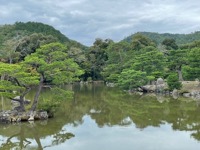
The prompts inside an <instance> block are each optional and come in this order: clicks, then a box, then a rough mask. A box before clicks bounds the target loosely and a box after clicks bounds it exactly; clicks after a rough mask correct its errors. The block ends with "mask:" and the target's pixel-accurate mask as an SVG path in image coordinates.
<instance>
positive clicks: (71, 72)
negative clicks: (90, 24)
mask: <svg viewBox="0 0 200 150" xmlns="http://www.w3.org/2000/svg"><path fill="white" fill-rule="evenodd" d="M24 64H25V65H27V67H30V68H31V69H33V70H36V72H37V73H38V74H39V76H40V81H39V85H38V90H37V92H36V94H35V97H34V101H33V105H32V107H31V111H35V109H36V107H37V104H38V100H39V95H40V92H41V89H42V87H43V84H44V83H45V82H51V83H52V84H55V85H60V84H64V83H71V82H74V81H77V80H79V78H78V77H79V76H80V75H82V74H83V71H82V70H81V69H80V68H79V66H78V64H76V63H75V62H74V61H73V59H70V58H69V57H68V55H67V53H66V47H65V46H64V45H62V44H60V43H50V44H46V45H43V46H41V48H39V49H37V50H36V52H35V53H32V54H31V55H29V56H27V57H26V58H25V61H24Z"/></svg>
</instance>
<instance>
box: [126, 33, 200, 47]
mask: <svg viewBox="0 0 200 150" xmlns="http://www.w3.org/2000/svg"><path fill="white" fill-rule="evenodd" d="M136 34H142V35H144V36H146V37H148V38H150V39H151V40H153V41H155V42H156V43H157V44H160V43H162V41H164V40H165V39H174V40H175V41H176V43H177V44H178V45H182V44H187V43H191V42H193V41H199V40H200V31H197V32H194V33H190V34H170V33H155V32H137V33H135V34H132V35H130V36H128V37H126V38H125V39H124V40H123V41H127V42H131V39H132V38H133V37H134V36H135V35H136Z"/></svg>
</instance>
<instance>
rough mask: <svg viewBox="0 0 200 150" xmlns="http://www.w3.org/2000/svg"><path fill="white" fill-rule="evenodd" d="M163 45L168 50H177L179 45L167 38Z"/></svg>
mask: <svg viewBox="0 0 200 150" xmlns="http://www.w3.org/2000/svg"><path fill="white" fill-rule="evenodd" d="M162 45H164V46H165V47H166V49H167V50H177V49H178V45H177V44H176V41H175V40H174V39H171V38H166V39H164V40H163V42H162Z"/></svg>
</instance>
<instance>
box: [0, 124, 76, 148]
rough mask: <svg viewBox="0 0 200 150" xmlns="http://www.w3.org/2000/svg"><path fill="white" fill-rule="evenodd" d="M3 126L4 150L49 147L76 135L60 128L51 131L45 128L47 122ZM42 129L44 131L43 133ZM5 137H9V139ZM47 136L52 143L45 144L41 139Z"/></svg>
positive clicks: (2, 146)
mask: <svg viewBox="0 0 200 150" xmlns="http://www.w3.org/2000/svg"><path fill="white" fill-rule="evenodd" d="M1 126H2V128H3V132H2V133H1V135H3V139H4V140H3V142H2V144H1V147H0V149H2V150H10V149H38V150H43V149H45V148H46V149H47V148H49V147H52V146H55V145H59V144H61V143H65V142H66V141H67V140H68V139H70V138H72V137H74V135H73V134H72V133H68V132H66V131H65V130H60V131H58V132H57V133H53V132H52V133H51V131H50V130H49V129H47V130H46V129H45V126H47V123H45V122H36V123H34V122H30V123H19V124H12V125H1ZM42 127H43V128H42ZM41 131H42V132H43V133H41ZM54 132H55V131H54ZM9 135H10V136H9ZM5 137H7V139H6V138H5ZM47 137H48V140H51V143H50V144H49V145H43V144H42V142H41V139H44V138H47ZM35 143H36V144H35Z"/></svg>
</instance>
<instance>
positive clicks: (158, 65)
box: [0, 22, 200, 90]
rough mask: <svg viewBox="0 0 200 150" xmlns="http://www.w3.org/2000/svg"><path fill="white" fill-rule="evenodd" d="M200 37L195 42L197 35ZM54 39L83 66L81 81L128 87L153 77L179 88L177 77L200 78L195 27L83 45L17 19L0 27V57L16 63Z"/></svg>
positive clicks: (46, 26) (47, 26)
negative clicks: (103, 82) (171, 32)
mask: <svg viewBox="0 0 200 150" xmlns="http://www.w3.org/2000/svg"><path fill="white" fill-rule="evenodd" d="M197 39H198V40H199V41H198V40H197ZM55 42H59V43H62V44H63V45H64V46H65V47H66V49H65V53H66V54H67V56H68V57H69V58H71V59H73V60H74V61H75V62H76V63H77V64H78V65H79V66H80V67H81V69H82V70H83V71H84V74H82V75H81V76H79V79H80V80H82V81H94V80H104V81H105V82H109V83H115V84H116V85H118V86H120V87H122V88H123V89H133V88H137V87H139V86H142V85H145V84H147V83H151V82H153V81H155V80H156V79H158V78H160V77H161V78H164V79H166V80H167V81H168V84H169V88H170V90H172V89H173V88H177V89H180V88H181V84H180V82H179V81H182V80H195V79H197V78H198V79H199V78H200V59H199V58H200V32H195V33H192V34H188V35H183V34H174V35H172V34H158V33H148V32H143V33H137V34H134V35H132V36H130V37H128V38H126V39H124V40H122V41H120V42H114V41H112V40H111V39H106V40H103V39H96V40H95V41H94V43H93V45H92V46H91V47H86V46H84V45H82V44H80V43H78V42H76V41H72V40H70V39H68V38H67V37H65V36H64V35H63V34H62V33H60V32H59V31H57V30H55V29H54V28H53V27H51V26H49V25H44V24H42V23H34V22H28V23H22V22H17V23H15V24H14V25H4V26H1V27H0V59H1V61H2V62H6V63H10V64H13V63H14V64H15V63H19V62H22V61H24V60H25V58H26V57H27V56H29V55H30V54H32V53H35V52H36V50H37V49H39V48H40V47H41V46H44V45H46V44H50V43H55Z"/></svg>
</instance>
